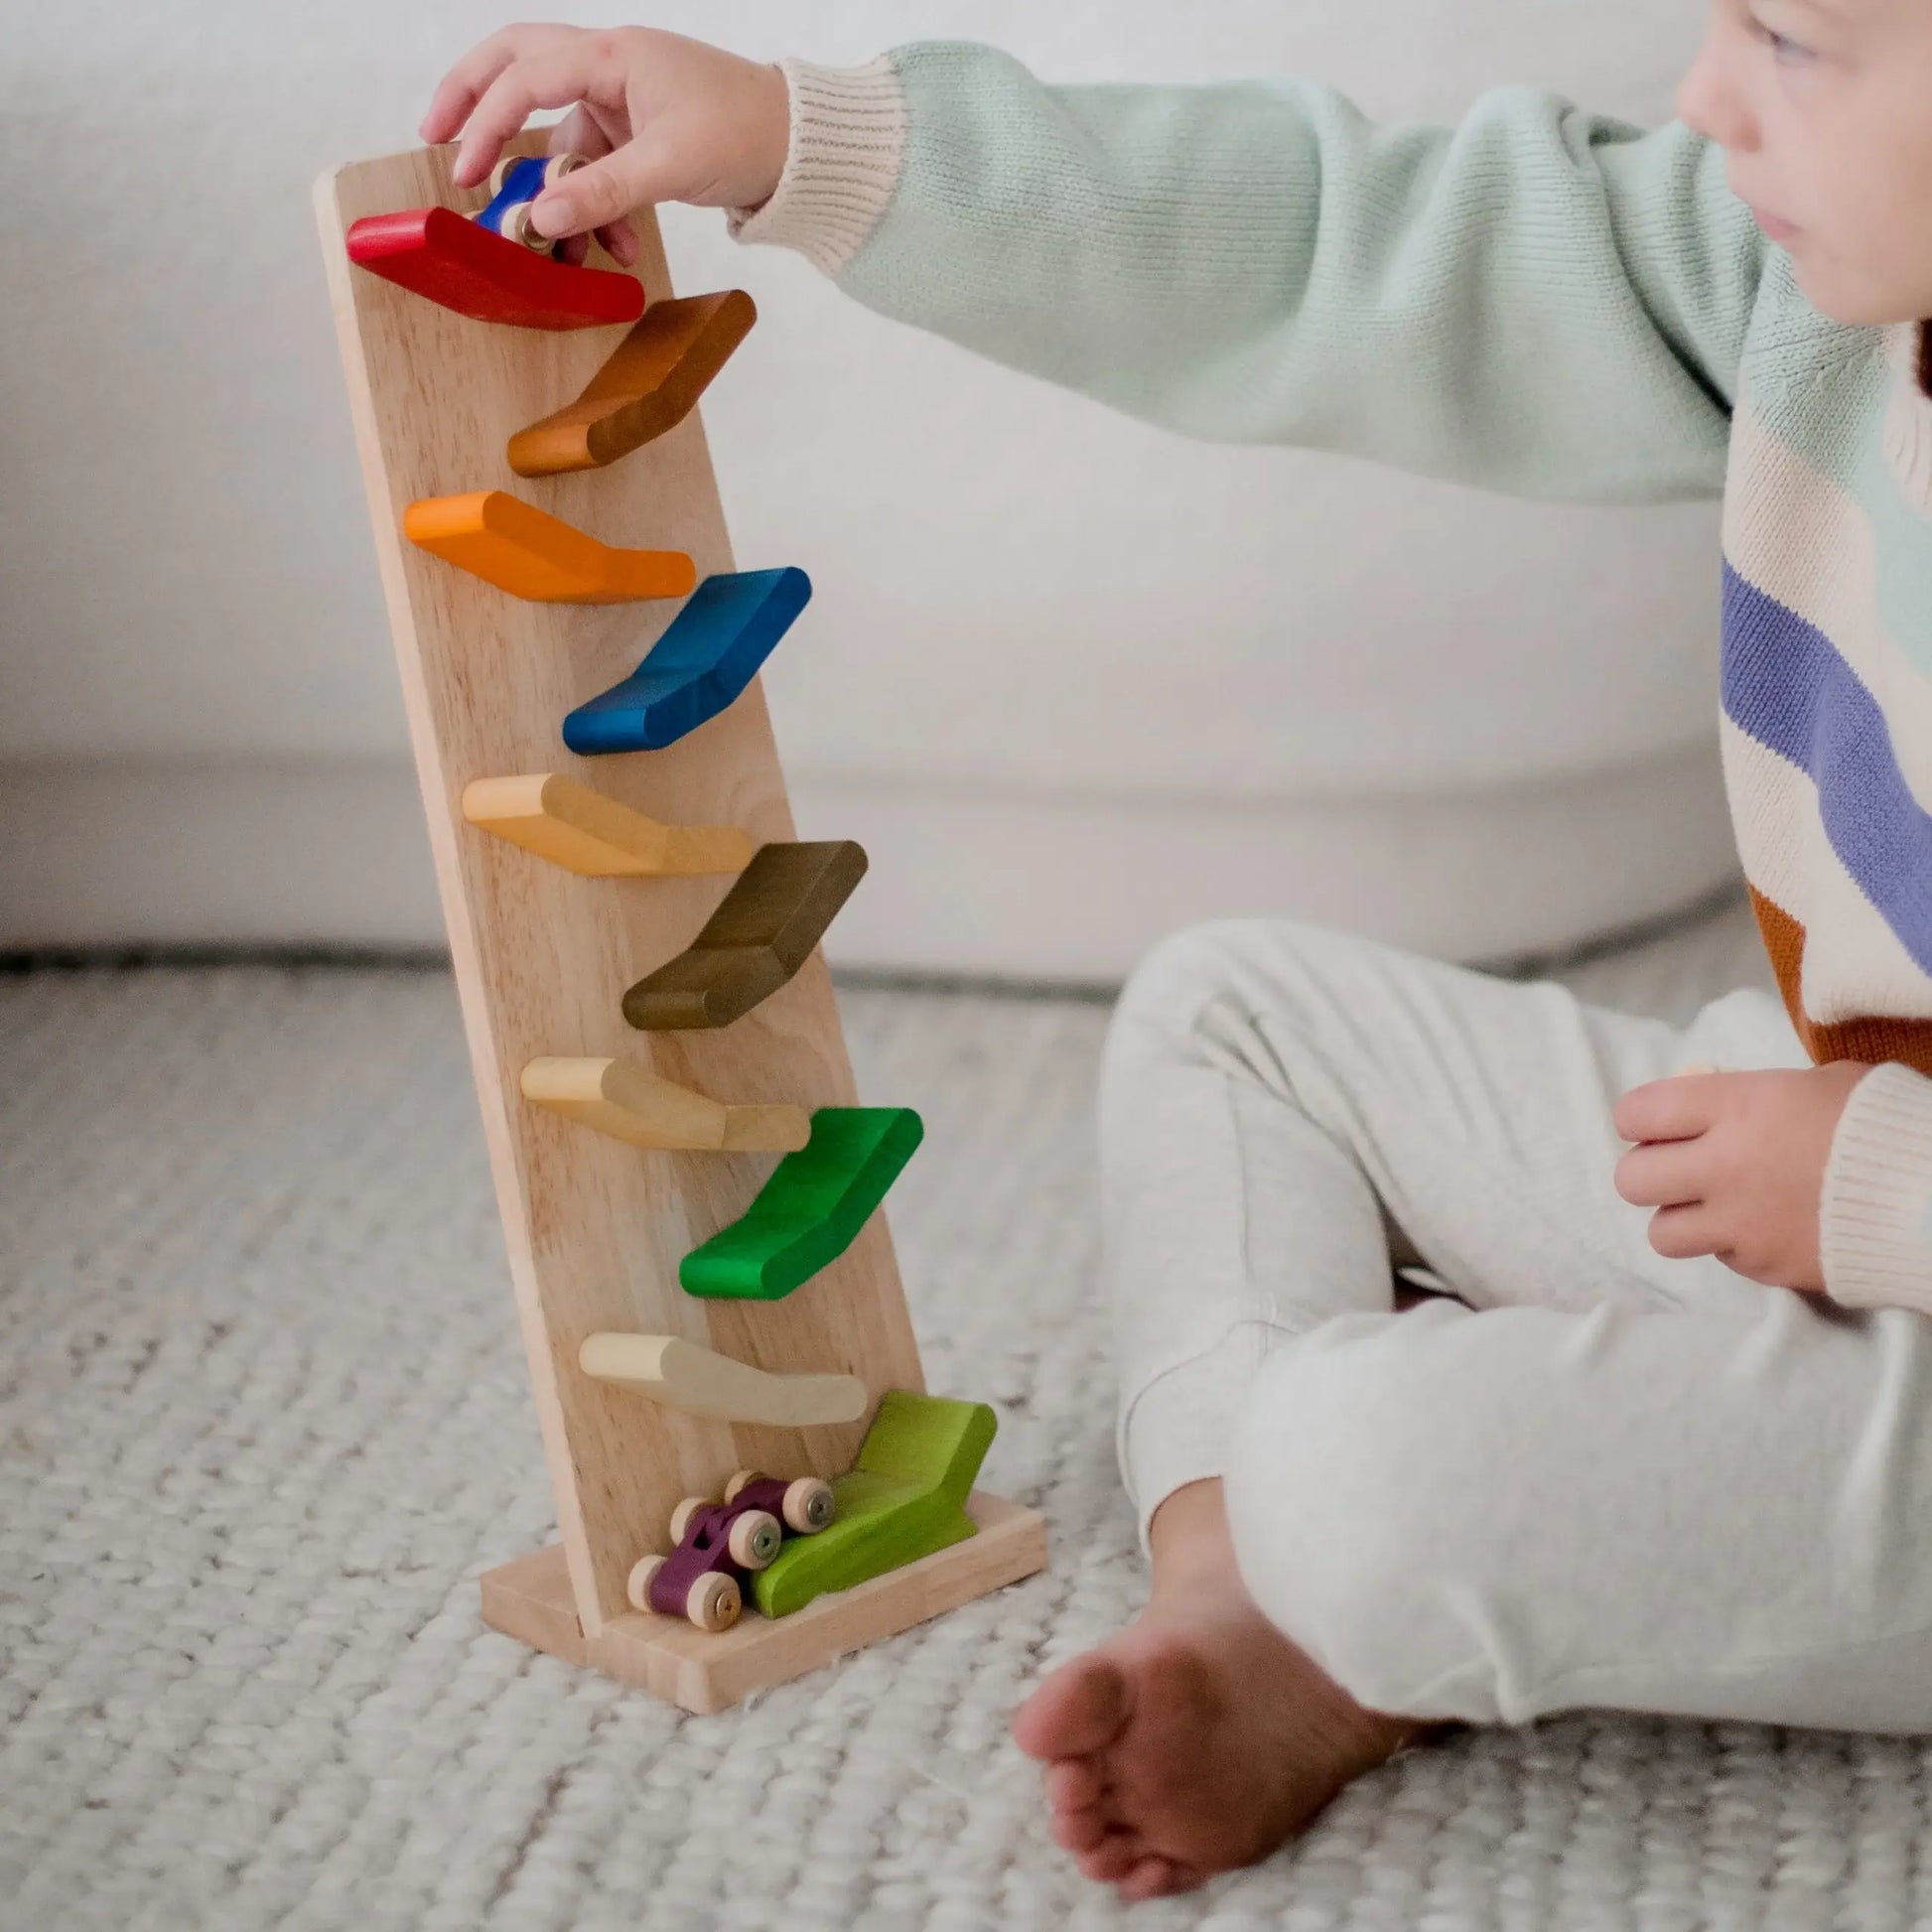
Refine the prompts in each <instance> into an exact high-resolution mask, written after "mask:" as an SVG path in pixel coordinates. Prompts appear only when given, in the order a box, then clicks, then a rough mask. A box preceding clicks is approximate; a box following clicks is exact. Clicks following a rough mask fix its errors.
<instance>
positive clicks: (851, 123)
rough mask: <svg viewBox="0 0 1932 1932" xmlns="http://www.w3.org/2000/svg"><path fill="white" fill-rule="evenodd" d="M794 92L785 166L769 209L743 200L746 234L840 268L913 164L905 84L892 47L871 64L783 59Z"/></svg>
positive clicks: (740, 227)
mask: <svg viewBox="0 0 1932 1932" xmlns="http://www.w3.org/2000/svg"><path fill="white" fill-rule="evenodd" d="M781 65H782V69H783V72H784V76H785V85H786V87H787V88H788V89H789V91H790V95H791V140H790V144H789V146H788V147H787V149H786V151H785V171H784V174H783V176H782V177H781V178H780V179H779V182H778V186H777V188H776V190H775V191H774V192H773V194H772V196H771V199H770V200H769V201H768V202H766V203H765V204H764V206H763V207H757V208H735V209H733V210H732V215H731V231H732V233H733V234H734V235H735V236H736V237H737V238H738V239H739V240H740V241H764V242H771V243H774V244H776V245H777V246H779V247H782V248H795V249H796V250H797V251H798V253H799V254H801V255H803V256H804V257H805V259H806V260H807V261H808V262H810V263H811V264H812V266H813V267H814V268H819V269H822V270H823V271H824V272H825V273H826V274H827V275H836V274H837V273H838V272H839V270H840V269H842V268H843V267H844V266H845V265H846V263H847V262H849V261H850V260H851V259H852V258H853V256H854V255H856V254H857V253H858V252H859V250H860V249H861V248H863V247H864V246H865V244H866V242H867V240H868V239H869V238H870V236H871V234H872V231H873V230H874V228H876V227H877V226H878V225H879V220H880V217H881V216H882V215H883V214H884V213H885V212H886V209H887V207H889V206H890V204H891V202H892V199H893V194H894V191H895V190H896V189H897V187H898V178H899V172H900V170H901V169H902V167H903V166H904V163H905V142H906V129H907V125H908V117H907V114H906V108H905V89H904V88H903V87H902V86H901V85H900V83H899V77H898V69H897V67H896V66H895V65H894V63H893V59H892V57H891V56H890V55H887V54H882V55H881V56H880V57H879V58H878V59H877V60H875V61H869V62H868V63H867V64H866V65H865V66H864V67H862V68H821V67H814V66H813V65H812V64H811V63H810V62H809V61H786V62H784V63H782V64H781Z"/></svg>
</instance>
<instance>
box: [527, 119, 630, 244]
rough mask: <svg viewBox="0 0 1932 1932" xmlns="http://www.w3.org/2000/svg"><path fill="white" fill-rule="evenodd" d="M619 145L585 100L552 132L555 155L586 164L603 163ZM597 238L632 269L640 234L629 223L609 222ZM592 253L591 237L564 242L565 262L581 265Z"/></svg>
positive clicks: (552, 146)
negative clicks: (572, 156) (582, 161)
mask: <svg viewBox="0 0 1932 1932" xmlns="http://www.w3.org/2000/svg"><path fill="white" fill-rule="evenodd" d="M616 145H617V143H616V142H615V141H614V140H613V139H612V137H611V134H610V133H609V131H608V130H607V129H606V127H605V125H604V123H603V122H602V121H601V120H600V119H599V118H598V116H597V115H596V114H594V113H592V111H591V110H590V108H589V107H588V106H587V105H586V104H585V103H584V102H583V101H581V100H580V101H579V102H578V103H577V105H576V106H575V107H573V108H572V109H571V110H570V112H569V113H568V114H566V115H565V116H564V117H563V119H562V120H560V121H559V122H558V123H557V125H556V126H555V127H553V128H552V129H551V130H550V141H549V151H550V153H552V154H574V155H577V156H578V157H579V158H580V159H582V160H584V161H602V160H603V159H604V157H605V156H606V155H607V154H609V153H610V152H611V150H612V149H613V148H614V147H615V146H616ZM597 239H598V240H599V242H601V243H602V244H603V246H604V248H605V250H606V251H607V252H608V253H609V255H610V257H611V259H612V260H613V261H614V262H616V263H617V264H618V266H619V267H620V268H629V267H631V266H632V265H633V264H634V263H635V262H636V259H637V231H636V229H634V228H633V227H632V226H631V225H630V223H629V222H628V221H622V220H620V221H607V222H605V223H604V225H603V226H601V227H600V228H599V229H598V231H597ZM589 252H590V240H589V237H588V236H586V235H583V234H575V235H572V236H571V237H570V238H569V239H568V240H567V241H565V242H564V243H563V254H562V259H563V260H565V261H567V262H581V261H582V260H583V259H584V257H585V256H586V255H587V254H588V253H589Z"/></svg>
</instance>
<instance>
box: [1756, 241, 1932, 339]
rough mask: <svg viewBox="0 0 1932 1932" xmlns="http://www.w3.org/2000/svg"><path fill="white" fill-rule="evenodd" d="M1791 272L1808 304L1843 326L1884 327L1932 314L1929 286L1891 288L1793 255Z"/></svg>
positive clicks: (1931, 293)
mask: <svg viewBox="0 0 1932 1932" xmlns="http://www.w3.org/2000/svg"><path fill="white" fill-rule="evenodd" d="M1791 266H1792V272H1793V274H1794V275H1796V277H1797V280H1798V286H1799V288H1800V289H1802V290H1803V291H1804V297H1805V300H1806V301H1807V302H1809V303H1810V304H1811V306H1812V307H1813V308H1814V309H1816V310H1817V311H1818V313H1819V314H1820V315H1821V316H1824V317H1825V318H1826V320H1827V321H1830V322H1836V323H1842V324H1843V325H1844V326H1845V327H1846V328H1847V329H1888V328H1890V327H1891V326H1892V324H1893V323H1899V322H1919V321H1922V320H1923V319H1924V318H1925V317H1927V316H1932V286H1928V287H1926V288H1922V289H1907V288H1895V287H1890V286H1887V285H1886V284H1885V283H1884V282H1883V281H1881V280H1878V279H1876V278H1871V277H1864V276H1860V275H1855V274H1848V273H1846V272H1845V271H1843V270H1834V269H1833V268H1831V267H1829V266H1825V265H1822V264H1818V263H1811V262H1806V261H1805V260H1803V259H1802V258H1801V257H1798V256H1793V258H1792V264H1791Z"/></svg>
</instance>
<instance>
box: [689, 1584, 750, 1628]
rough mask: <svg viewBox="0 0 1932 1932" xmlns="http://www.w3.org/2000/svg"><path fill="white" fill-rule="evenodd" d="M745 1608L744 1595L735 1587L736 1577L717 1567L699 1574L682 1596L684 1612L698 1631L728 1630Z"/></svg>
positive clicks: (736, 1585)
mask: <svg viewBox="0 0 1932 1932" xmlns="http://www.w3.org/2000/svg"><path fill="white" fill-rule="evenodd" d="M744 1607H745V1597H744V1593H743V1592H742V1591H741V1590H740V1589H739V1587H738V1579H737V1578H736V1577H727V1576H724V1575H723V1574H722V1573H721V1572H719V1571H716V1570H714V1571H712V1572H711V1574H710V1575H709V1576H706V1577H700V1578H699V1579H698V1581H697V1582H696V1583H695V1584H693V1585H692V1586H691V1593H690V1595H688V1596H687V1597H686V1598H685V1599H684V1614H685V1615H686V1616H687V1617H689V1618H690V1619H691V1621H692V1622H693V1623H695V1624H696V1625H697V1626H698V1628H699V1629H700V1630H713V1631H716V1630H729V1629H730V1628H731V1627H732V1625H733V1624H734V1623H736V1622H737V1621H738V1613H739V1611H740V1610H742V1609H743V1608H744Z"/></svg>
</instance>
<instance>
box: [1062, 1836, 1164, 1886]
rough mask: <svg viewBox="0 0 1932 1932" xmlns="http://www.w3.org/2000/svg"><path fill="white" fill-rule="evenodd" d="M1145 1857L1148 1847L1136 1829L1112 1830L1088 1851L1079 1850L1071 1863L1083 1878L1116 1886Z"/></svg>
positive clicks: (1099, 1883)
mask: <svg viewBox="0 0 1932 1932" xmlns="http://www.w3.org/2000/svg"><path fill="white" fill-rule="evenodd" d="M1146 1858H1147V1847H1146V1846H1145V1845H1144V1844H1143V1843H1142V1842H1141V1835H1140V1833H1138V1832H1126V1831H1112V1832H1109V1833H1108V1834H1107V1836H1106V1837H1105V1838H1103V1839H1102V1840H1101V1841H1100V1843H1099V1844H1098V1845H1096V1846H1095V1847H1094V1848H1093V1850H1092V1851H1091V1852H1082V1853H1081V1854H1080V1855H1079V1856H1078V1858H1077V1859H1076V1860H1075V1861H1074V1863H1076V1864H1077V1865H1078V1866H1079V1867H1080V1875H1081V1876H1082V1877H1083V1878H1091V1879H1092V1880H1093V1881H1094V1883H1095V1884H1097V1885H1117V1884H1119V1883H1120V1881H1121V1880H1122V1879H1123V1878H1125V1877H1126V1876H1127V1874H1128V1873H1129V1872H1130V1871H1132V1870H1133V1869H1134V1867H1135V1866H1136V1865H1138V1864H1140V1863H1142V1862H1143V1861H1144V1860H1145V1859H1146Z"/></svg>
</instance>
